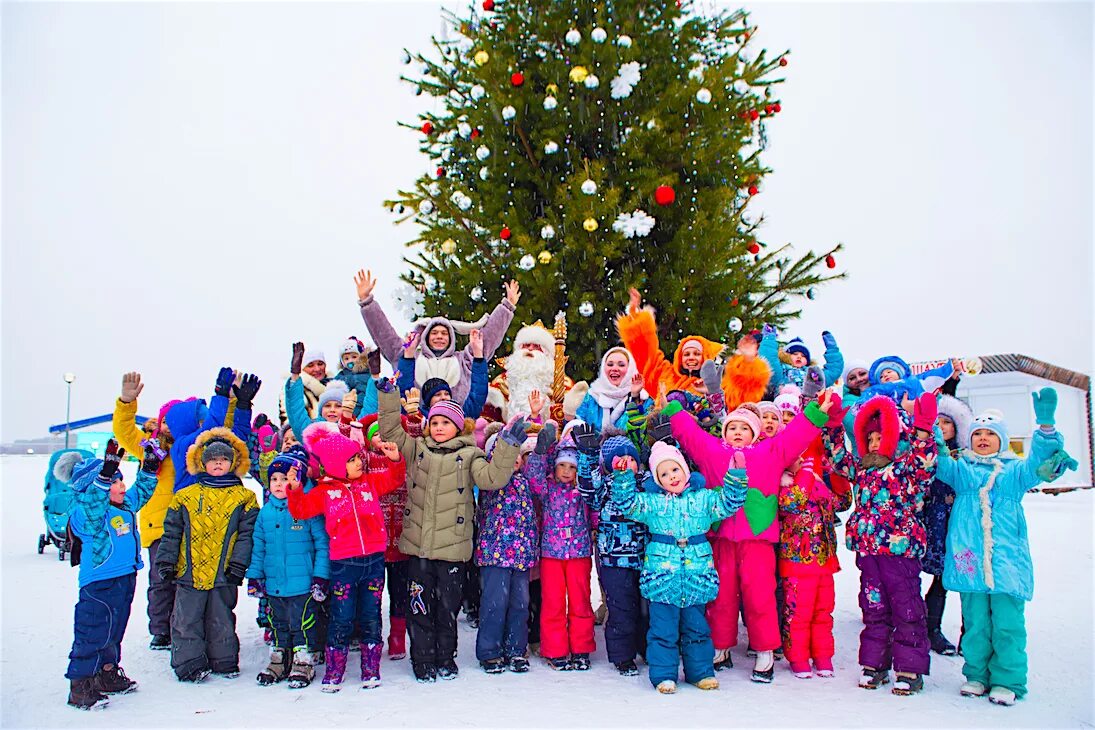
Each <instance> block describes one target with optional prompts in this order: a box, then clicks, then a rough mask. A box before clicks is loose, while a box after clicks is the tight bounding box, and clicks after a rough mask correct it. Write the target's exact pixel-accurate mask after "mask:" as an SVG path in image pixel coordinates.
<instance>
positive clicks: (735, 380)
mask: <svg viewBox="0 0 1095 730" xmlns="http://www.w3.org/2000/svg"><path fill="white" fill-rule="evenodd" d="M616 329H617V331H618V332H619V334H620V340H621V341H622V342H623V344H624V347H626V348H627V349H628V350H630V351H631V354H632V355H633V356H634V357H635V365H636V367H638V369H639V372H640V373H642V375H643V378H644V379H645V380H646V388H647V391H648V392H650V393H654V392H656V391H657V390H658V388H659V387H660V386H661V385H665V389H666V391H671V390H684V391H688V392H689V393H692V394H694V395H704V394H706V392H707V389H706V388H705V387H704V385H703V380H701V379H700V378H698V377H694V376H692V375H690V374H685V372H684V368H683V367H682V365H681V349H682V346H683V345H684V343H685V342H687V341H689V340H696V341H698V342H699V343H700V345H701V346H702V347H703V359H704V360H713V359H714V358H715V357H717V356H718V354H719V353H720V352H722V351H723V349H725V347H724V345H722V344H720V343H718V342H712V341H711V340H709V339H707V338H705V337H700V336H698V335H689V336H688V337H685V338H684V339H682V340H681V341H680V342H679V343H677V349H676V350H675V351H674V353H673V362H670V361H669V360H668V359H666V357H665V355H664V354H663V353H662V350H661V346H660V345H659V343H658V326H657V322H656V321H655V319H654V309H653V308H652V307H649V306H647V307H643V308H641V309H637V310H634V311H629V312H625V313H623V314H621V315H620V316H619V317H617V318H616ZM771 375H772V372H771V370H770V369H769V367H768V364H767V363H766V362H764V359H763V358H759V357H747V356H745V355H735V356H734V357H732V358H730V359H729V360H728V361H727V363H726V370H725V372H724V373H723V377H722V388H723V394H724V395H725V397H726V408H727V411H728V412H729V411H731V410H733V409H734V408H737V407H738V406H739V405H741V404H742V403H747V402H753V401H758V400H760V399H761V398H763V397H764V389H765V388H766V387H767V386H768V379H769V378H770V377H771Z"/></svg>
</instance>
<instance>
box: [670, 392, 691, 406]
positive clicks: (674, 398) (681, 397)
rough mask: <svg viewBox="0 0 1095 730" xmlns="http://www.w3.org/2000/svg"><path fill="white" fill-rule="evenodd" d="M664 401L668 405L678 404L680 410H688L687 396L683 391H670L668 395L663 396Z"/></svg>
mask: <svg viewBox="0 0 1095 730" xmlns="http://www.w3.org/2000/svg"><path fill="white" fill-rule="evenodd" d="M665 400H666V401H667V402H669V403H680V404H681V407H682V408H685V409H688V407H689V405H688V394H687V393H685V392H684V391H683V390H671V391H669V394H668V395H666V396H665Z"/></svg>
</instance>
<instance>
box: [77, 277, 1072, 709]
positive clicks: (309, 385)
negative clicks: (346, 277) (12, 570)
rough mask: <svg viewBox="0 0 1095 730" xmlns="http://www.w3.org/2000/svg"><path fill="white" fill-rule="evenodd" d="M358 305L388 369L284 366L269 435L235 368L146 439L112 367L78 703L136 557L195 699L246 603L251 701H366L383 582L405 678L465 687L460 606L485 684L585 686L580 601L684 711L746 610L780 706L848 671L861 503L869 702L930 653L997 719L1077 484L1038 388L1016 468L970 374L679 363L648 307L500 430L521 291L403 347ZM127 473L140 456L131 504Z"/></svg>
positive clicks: (908, 689)
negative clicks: (1027, 506)
mask: <svg viewBox="0 0 1095 730" xmlns="http://www.w3.org/2000/svg"><path fill="white" fill-rule="evenodd" d="M355 284H356V287H357V294H358V306H359V308H360V310H361V315H362V317H363V320H364V322H365V324H366V327H367V329H368V331H369V332H370V334H371V336H372V337H373V339H374V340H375V341H376V343H377V347H376V348H370V347H368V346H367V345H366V344H365V343H364V342H363V341H362V340H360V339H358V338H356V337H352V338H349V339H348V340H347V341H346V343H344V345H343V346H342V347H341V348H340V357H339V366H340V369H339V371H338V373H337V375H335V376H334V377H332V378H328V376H327V364H326V361H325V358H324V356H323V353H322V352H320V351H318V350H306V349H305V347H304V345H303V344H302V343H296V344H294V345H293V347H292V356H291V358H290V374H289V377H288V379H287V381H286V382H285V385H284V388H283V389H282V392H281V393H280V403H281V409H280V414H279V416H280V421H281V425H280V427H278V426H276V425H275V424H274V423H273V422H272V421H271V420H270V419H269V418H268V417H267V416H266V415H264V414H252V403H253V402H254V398H255V396H256V394H257V393H258V391H259V389H260V387H261V381H260V380H259V379H258V378H257V377H256V376H254V375H249V374H243V373H239V372H237V371H235V370H233V369H232V368H229V367H225V368H222V369H221V370H220V372H219V373H218V374H217V377H216V380H215V384H214V393H213V395H212V397H211V398H210V400H209V401H208V403H207V402H206V401H205V400H204V399H200V398H196V397H191V398H187V399H185V400H173V401H169V402H168V403H165V404H164V405H163V406H162V407H161V408H160V410H159V413H158V416H157V417H156V418H155V419H153V420H151V421H150V422H149V423H147V424H145V425H144V427H143V428H141V427H140V426H139V425H138V424H136V423H135V422H134V418H135V416H136V413H137V399H138V396H139V395H140V393H141V391H142V389H143V384H142V382H141V376H140V375H139V374H138V373H127V374H125V375H124V376H123V378H122V389H121V394H120V396H119V398H118V401H117V403H116V406H115V413H114V432H115V438H116V439H117V441H114V440H112V441H111V442H110V443H109V444H108V446H107V449H106V454H105V457H104V458H103V459H84V460H81V459H80V456H79V455H78V454H73V455H66V458H64V459H62V460H59V461H58V463H57V468H56V470H55V472H56V474H57V475H58V477H59V478H62V479H65V480H67V481H70V482H71V484H72V486H73V488H74V491H75V493H76V495H77V496H76V507H75V509H74V510H73V514H72V518H71V521H70V529H71V531H72V533H73V535H74V536H75V537H77V538H79V540H80V541H82V542H84V543H87V544H88V545H89V546H90V549H89V550H84V551H82V553H81V557H80V572H79V584H80V594H79V601H78V603H77V606H76V618H75V626H74V640H73V645H72V651H71V654H70V663H69V669H68V673H67V674H66V676H67V677H68V679H69V680H70V683H71V686H70V692H69V698H68V702H69V704H70V705H73V706H75V707H79V708H82V709H90V708H93V707H101V706H103V705H105V704H106V702H107V695H110V694H118V693H125V692H128V691H131V690H133V689H135V688H136V682H134V681H133V680H131V679H129V678H128V677H127V676H126V675H125V672H124V671H123V670H122V668H121V666H120V661H121V652H120V642H121V638H122V634H123V632H124V630H125V626H126V623H127V621H128V618H129V611H130V605H131V603H132V599H133V593H134V586H135V576H136V573H137V571H139V570H140V569H141V568H142V567H144V560H143V558H142V553H141V548H142V547H143V548H145V549H147V551H148V563H149V565H150V575H149V588H148V621H149V623H148V627H149V633H150V634H151V637H152V638H151V642H150V648H151V649H154V650H169V651H170V657H171V667H172V669H173V670H174V672H175V675H176V676H177V678H178V679H179V680H180V681H183V682H199V681H202V680H204V679H205V678H206V677H207V676H208V675H209V674H210V673H213V674H218V675H221V676H225V677H235V676H237V675H238V674H239V673H240V665H239V640H238V637H237V634H236V628H235V622H236V617H235V609H236V607H237V600H238V594H239V588H240V587H241V586H242V585H243V584H244V581H246V582H247V588H246V593H247V595H248V596H251V597H255V598H257V599H259V602H260V603H259V612H258V620H259V624H260V626H262V627H263V629H264V633H265V638H266V640H267V643H268V644H270V656H269V662H268V665H267V666H266V667H265V668H264V669H262V670H261V671H260V672H259V673H258V675H257V681H258V683H259V684H260V685H275V684H278V683H281V682H283V681H284V682H285V683H286V684H287V685H288V686H289V687H292V688H302V687H306V686H308V685H309V684H311V683H312V682H313V680H314V678H315V676H316V673H317V670H316V667H317V666H322V668H323V670H322V679H321V682H320V684H321V687H322V690H323V691H325V692H337V691H339V690H340V688H341V687H342V685H343V683H344V680H345V679H346V672H347V665H348V664H349V661H350V657H351V654H352V653H355V652H356V653H358V654H359V661H360V683H361V684H360V686H361V687H362V688H365V689H369V688H375V687H378V686H380V684H381V665H382V661H381V660H382V657H383V654H384V649H385V637H384V625H385V621H384V620H383V617H382V611H381V606H382V598H383V594H384V590H385V586H387V590H388V596H389V613H388V621H387V622H386V623H387V627H388V635H387V642H386V644H387V654H388V656H389V658H390V659H392V660H398V659H403V658H404V657H406V656H407V654H408V651H407V644H406V637H407V635H408V634H409V637H410V647H409V656H410V665H411V671H412V672H413V674H414V677H415V678H416V679H417V680H418V681H419V682H427V683H428V682H433V681H435V680H437V679H441V680H452V679H454V678H456V677H457V676H458V674H459V668H458V666H457V663H456V656H457V616H458V614H459V612H460V610H461V608H462V606H463V607H464V609H465V611H466V612H468V613H469V615H470V614H471V611H469V604H470V605H471V606H477V607H478V610H477V614H476V620H477V623H478V625H477V630H478V634H477V638H476V644H475V658H476V659H477V660H478V662H479V664H480V666H481V668H482V670H483V671H485V672H486V673H488V674H498V673H502V672H507V671H509V672H515V673H524V672H528V671H529V669H530V660H531V659H532V658H533V657H535V656H536V655H539V656H540V657H542V659H543V660H544V661H545V663H546V665H547V666H548V667H550V668H552V669H555V670H559V671H569V670H574V671H583V670H588V669H589V668H590V666H591V656H592V655H593V653H594V651H595V649H596V639H595V633H594V625H595V623H596V622H597V618H596V617H595V614H594V611H593V605H592V604H593V600H592V595H591V584H598V585H599V586H600V590H601V594H602V603H603V604H604V605H605V606H607V620H606V621H605V627H604V640H605V643H606V649H607V655H608V659H609V661H610V662H611V663H612V664H613V665H614V667H615V668H616V670H617V671H618V672H619V673H620V674H621V675H622V676H633V675H635V674H637V673H638V671H639V668H638V666H639V664H638V663H639V661H643V662H644V663H645V664H646V665H647V668H648V674H649V681H650V682H651V684H652V685H653V686H654V687H656V689H657V690H658V692H661V693H665V694H671V693H674V692H676V691H677V682H678V680H679V678H680V667H681V665H682V663H683V667H684V671H683V676H684V680H685V681H686V682H688V683H690V684H693V685H695V686H696V687H698V688H700V689H703V690H713V689H717V688H718V686H719V682H718V680H717V679H716V672H719V671H723V670H728V669H731V668H732V666H733V662H732V659H731V654H730V650H731V649H732V648H733V647H734V646H736V645H737V643H738V634H739V628H738V617H739V614H740V615H741V616H742V618H743V619H744V623H745V628H746V634H747V637H748V642H749V651H750V654H751V655H755V664H754V666H753V667H752V669H751V670H750V678H751V679H752V680H753V681H755V682H761V683H770V682H772V681H773V680H774V678H775V675H776V667H777V661H778V659H779V658H780V657H781V656H785V657H786V659H787V663H788V665H789V670H790V675H791V676H793V677H795V678H799V679H806V678H811V677H819V678H831V677H833V676H834V664H833V657H834V655H835V651H836V647H835V645H834V640H833V611H834V607H835V600H836V599H835V591H834V580H833V576H834V574H835V573H836V572H837V571H838V570H840V565H839V562H838V560H837V552H838V550H837V530H836V527H837V525H839V524H840V522H841V518H840V517H838V515H837V513H839V512H842V511H845V510H848V509H849V508H851V509H852V511H851V513H850V515H848V516H847V518H846V521H845V522H846V524H845V526H844V531H845V535H846V542H847V546H848V548H849V549H850V550H851V551H852V552H853V553H854V555H855V563H856V567H857V568H858V569H859V572H860V591H859V606H860V609H861V611H862V619H863V630H862V633H861V635H860V644H859V662H858V663H859V664H860V666H861V668H862V672H861V676H860V678H859V685H860V686H861V687H863V688H865V689H877V688H879V687H880V686H882V685H884V684H887V683H889V682H890V681H891V674H890V673H891V670H892V671H893V672H894V676H893V677H892V681H893V692H894V693H895V694H899V695H908V694H914V693H917V692H919V691H920V690H921V689H922V688H923V687H924V678H925V677H926V676H927V675H928V674H929V671H930V665H931V661H930V652H931V651H934V652H936V653H938V654H942V655H952V654H955V653H956V652H961V653H962V654H963V657H964V660H965V665H964V668H963V673H964V675H965V677H966V680H967V681H966V683H965V684H964V685H962V687H961V688H960V692H961V694H963V695H966V696H970V697H980V696H982V695H988V697H989V698H990V699H991V700H992V701H993V702H995V703H998V704H1003V705H1009V704H1012V703H1014V701H1015V700H1016V698H1018V697H1022V696H1023V695H1024V694H1025V693H1026V653H1025V641H1026V628H1025V624H1024V618H1023V610H1024V606H1025V603H1026V602H1027V601H1029V600H1030V599H1031V596H1032V585H1033V569H1032V565H1031V559H1030V552H1029V549H1028V546H1027V544H1026V535H1027V531H1026V525H1025V522H1024V517H1023V508H1022V497H1023V495H1024V494H1025V493H1026V492H1027V491H1028V490H1029V489H1030V488H1032V487H1034V486H1035V485H1037V484H1038V483H1040V482H1043V481H1052V480H1053V479H1055V478H1056V477H1057V476H1059V475H1060V474H1061V473H1062V471H1063V470H1064V469H1067V468H1070V467H1074V462H1073V461H1072V460H1071V459H1070V458H1069V456H1068V454H1067V453H1065V452H1064V450H1063V441H1062V438H1061V436H1060V434H1059V433H1057V431H1056V430H1055V428H1054V413H1055V406H1056V393H1055V391H1053V390H1052V389H1050V388H1046V389H1043V390H1042V391H1041V392H1040V393H1036V394H1035V397H1034V404H1033V407H1034V412H1035V415H1036V421H1037V423H1038V426H1039V427H1038V431H1037V432H1036V433H1035V435H1034V438H1033V442H1032V447H1031V453H1030V455H1029V456H1028V457H1027V458H1025V459H1020V458H1018V457H1016V456H1015V454H1013V453H1012V452H1011V450H1010V448H1009V440H1008V433H1007V427H1006V425H1005V424H1004V422H1003V420H1002V418H1001V416H1000V414H999V413H997V412H991V411H990V412H987V413H985V414H982V415H980V416H978V417H976V418H974V416H973V414H972V413H971V412H970V411H969V409H968V407H967V406H966V405H965V404H964V403H963V402H962V401H960V400H958V399H956V398H954V397H953V395H954V388H955V386H956V384H957V382H958V378H959V375H960V374H959V372H958V371H957V370H956V369H955V368H954V367H953V365H947V366H944V368H941V369H939V370H936V371H929V372H928V373H923V374H920V375H914V374H913V373H912V371H911V369H910V368H909V366H908V365H907V364H906V363H905V362H904V361H903V360H901V358H899V357H896V356H885V357H882V358H879V359H877V360H876V361H875V362H874V363H873V364H870V365H869V366H868V364H867V363H863V362H856V361H848V362H847V363H846V362H845V360H844V357H843V356H842V354H841V352H840V349H839V347H838V345H837V342H836V339H835V338H834V337H833V335H832V334H830V333H828V332H825V333H822V340H823V343H824V345H825V360H824V364H823V365H817V364H814V363H813V361H812V359H811V357H810V352H809V350H808V349H807V346H806V344H805V343H804V342H802V341H801V340H800V339H798V338H795V339H793V340H791V341H790V343H788V344H787V345H786V346H783V347H781V346H780V344H779V333H778V332H776V330H775V329H773V328H771V327H767V326H766V327H765V328H764V329H763V330H761V331H759V332H752V333H748V334H746V335H744V336H742V337H741V338H740V340H739V341H738V342H737V343H735V345H734V346H733V347H726V346H724V345H722V344H719V343H717V342H714V341H711V340H708V339H706V338H704V337H700V336H698V335H696V336H688V337H685V338H683V339H682V340H681V342H680V343H679V344H678V346H677V348H676V350H675V352H674V354H673V356H672V359H670V358H668V357H667V356H666V355H665V354H664V353H663V352H662V349H661V346H660V343H659V341H658V335H657V327H656V319H655V312H654V311H653V310H652V309H651V308H649V307H643V306H642V299H641V295H640V293H639V292H637V291H635V290H632V292H631V298H630V303H629V306H628V309H627V311H625V312H624V313H623V314H621V315H620V317H619V318H618V329H619V337H620V341H621V343H622V344H621V345H617V344H615V343H606V344H608V345H610V346H609V347H608V348H607V352H606V353H605V354H604V356H603V357H602V359H601V363H600V368H599V371H598V373H597V374H596V377H595V378H594V379H593V381H592V383H591V384H590V385H589V387H588V392H586V393H585V395H584V398H583V399H582V400H581V403H580V405H579V406H578V407H577V408H576V409H574V411H573V412H572V413H570V414H569V416H570V417H569V418H568V417H567V413H566V411H565V410H563V409H551V408H549V407H548V406H549V405H550V404H549V403H548V402H547V396H546V395H545V394H544V393H542V392H541V391H540V390H538V389H535V388H533V389H531V390H530V391H528V393H527V398H525V397H524V396H525V391H519V390H518V389H517V388H511V389H510V398H511V402H510V403H509V404H508V406H509V407H508V412H510V413H513V414H515V415H513V416H512V417H511V418H509V419H508V420H507V421H506V422H501V421H500V420H495V421H494V422H493V423H489V421H490V420H491V419H490V418H489V417H488V413H487V409H486V407H485V405H486V392H487V365H486V363H487V361H488V360H489V359H490V358H491V357H492V355H493V353H494V351H495V350H496V349H497V348H498V346H499V345H500V344H501V342H502V341H503V339H504V337H505V334H506V331H507V329H508V328H509V325H510V323H511V321H512V319H513V317H514V314H515V312H516V311H517V305H518V302H519V299H520V288H519V287H518V286H517V284H516V283H514V282H510V283H509V284H508V285H507V286H506V294H505V297H504V298H503V299H502V300H501V302H500V303H499V304H498V305H497V306H496V307H495V308H494V310H493V312H492V313H491V314H490V316H489V317H485V318H483V319H482V320H481V321H480V322H478V323H467V324H465V323H458V322H452V321H450V320H448V319H446V318H444V317H433V318H430V319H427V320H423V321H421V322H420V323H418V324H417V325H416V328H415V331H414V332H413V333H411V335H409V336H408V337H406V338H401V337H399V336H398V335H397V334H396V333H395V331H394V329H393V328H392V327H391V325H390V324H389V322H388V320H387V318H386V317H385V315H384V313H383V312H382V311H381V309H380V307H379V305H378V304H377V303H376V301H375V300H374V299H373V296H372V291H373V288H374V286H375V280H374V279H373V278H372V276H371V275H370V274H368V273H366V272H364V271H362V272H359V274H358V276H357V277H356V279H355ZM458 335H467V336H468V337H469V342H468V345H467V347H466V348H465V349H464V350H458V349H457V339H456V338H457V336H458ZM531 347H532V348H536V347H540V346H539V345H537V344H535V343H533V344H532V345H531ZM541 350H542V348H541ZM381 357H383V358H384V359H386V360H387V361H388V362H389V364H390V365H391V367H392V370H393V372H394V375H393V377H390V378H389V377H382V376H381ZM841 386H842V387H841ZM652 394H654V395H653V397H652ZM518 398H521V400H522V401H524V400H527V403H526V402H520V403H518V402H516V399H518ZM481 413H482V414H483V415H480V414H481ZM560 415H562V417H560ZM126 451H129V452H131V453H134V454H140V456H141V467H140V472H139V476H138V477H137V479H136V482H135V485H134V487H133V488H132V489H130V490H128V491H127V489H126V486H125V484H124V482H123V481H122V479H121V476H120V472H119V471H118V466H119V463H120V461H121V459H122V457H123V456H124V454H125V452H126ZM248 475H250V476H251V477H252V478H253V479H254V480H255V481H257V482H258V483H260V484H261V486H262V489H261V491H260V492H259V494H261V496H262V504H261V505H260V502H259V499H258V497H257V496H256V490H254V489H252V488H251V487H250V486H249V485H248V484H247V483H245V482H244V478H245V477H247V476H248ZM138 511H139V515H140V516H139V518H138V517H136V514H137V513H138ZM922 572H924V573H927V574H930V575H931V576H932V582H931V587H930V588H929V590H928V592H927V595H926V596H922V595H921V588H920V586H921V573H922ZM594 576H595V577H594ZM948 591H953V592H957V593H958V594H959V596H960V600H961V604H962V606H961V609H962V631H963V633H962V636H961V640H960V642H959V647H955V645H954V644H952V643H951V642H950V641H949V640H948V639H947V638H946V637H945V636H944V635H943V633H942V628H941V623H942V614H943V610H944V606H945V602H946V598H947V592H948ZM469 597H470V599H469Z"/></svg>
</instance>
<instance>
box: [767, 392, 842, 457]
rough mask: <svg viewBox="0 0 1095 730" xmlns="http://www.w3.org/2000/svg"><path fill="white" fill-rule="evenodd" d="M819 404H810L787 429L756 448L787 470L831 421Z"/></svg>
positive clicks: (792, 420)
mask: <svg viewBox="0 0 1095 730" xmlns="http://www.w3.org/2000/svg"><path fill="white" fill-rule="evenodd" d="M821 408H822V407H821V406H819V405H818V404H817V403H814V402H810V403H807V404H806V407H805V408H804V409H803V410H802V413H799V414H798V415H797V416H795V417H794V418H792V419H791V422H790V423H788V424H787V427H786V428H784V429H783V430H782V431H780V432H779V433H777V434H776V435H775V436H772V437H771V438H768V439H765V440H764V441H761V442H760V443H759V444H757V446H756V447H755V448H758V449H765V450H767V451H768V453H769V454H770V455H771V457H772V458H773V459H775V460H776V462H777V463H778V464H779V466H780V468H781V469H786V468H787V467H789V466H790V465H791V464H793V463H795V459H797V458H798V457H799V456H801V455H802V452H803V451H805V450H806V448H807V447H808V446H809V445H810V442H812V441H813V440H814V439H815V438H817V437H818V434H820V433H821V429H822V427H823V426H825V424H826V423H827V422H828V420H829V416H828V414H827V413H825V412H824V411H822V410H821Z"/></svg>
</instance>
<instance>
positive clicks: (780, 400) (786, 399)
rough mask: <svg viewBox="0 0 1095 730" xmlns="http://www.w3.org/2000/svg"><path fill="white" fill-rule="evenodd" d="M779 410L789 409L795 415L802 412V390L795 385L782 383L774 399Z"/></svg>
mask: <svg viewBox="0 0 1095 730" xmlns="http://www.w3.org/2000/svg"><path fill="white" fill-rule="evenodd" d="M774 403H775V404H776V408H779V409H780V411H789V412H790V413H794V414H795V415H796V416H797V415H798V414H799V413H801V412H802V391H801V390H800V389H799V387H798V386H797V385H792V384H788V385H784V386H783V387H782V388H780V389H779V395H777V396H776V399H775V401H774Z"/></svg>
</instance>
